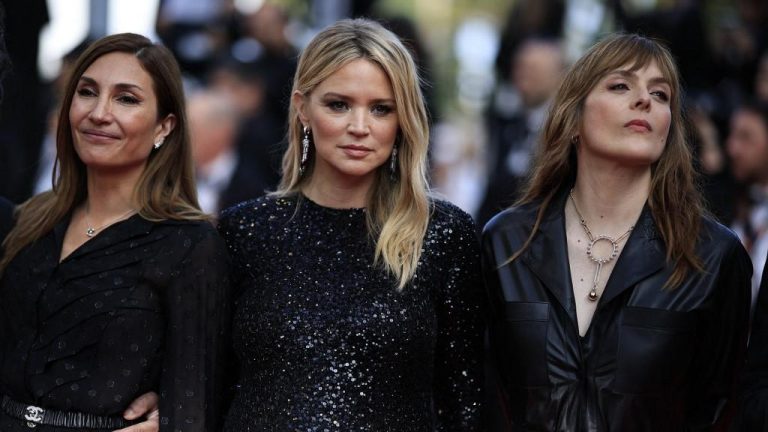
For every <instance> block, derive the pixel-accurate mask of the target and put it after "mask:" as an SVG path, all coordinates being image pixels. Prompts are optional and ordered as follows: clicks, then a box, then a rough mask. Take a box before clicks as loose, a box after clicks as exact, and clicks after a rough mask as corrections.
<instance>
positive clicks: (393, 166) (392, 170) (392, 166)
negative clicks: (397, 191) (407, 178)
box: [389, 143, 397, 181]
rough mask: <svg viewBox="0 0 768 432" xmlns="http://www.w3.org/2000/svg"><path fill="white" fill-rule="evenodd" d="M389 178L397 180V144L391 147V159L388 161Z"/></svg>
mask: <svg viewBox="0 0 768 432" xmlns="http://www.w3.org/2000/svg"><path fill="white" fill-rule="evenodd" d="M389 178H390V179H391V180H392V181H395V180H397V143H395V145H394V146H392V157H390V159H389Z"/></svg>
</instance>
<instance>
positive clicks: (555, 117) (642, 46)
mask: <svg viewBox="0 0 768 432" xmlns="http://www.w3.org/2000/svg"><path fill="white" fill-rule="evenodd" d="M651 63H655V64H656V65H657V66H658V68H659V70H660V71H661V74H662V75H663V76H664V78H665V79H666V80H667V81H668V82H669V85H670V87H671V95H670V111H671V123H670V129H669V135H668V137H667V142H666V145H665V147H664V150H663V152H662V154H661V157H660V158H659V160H658V161H656V162H654V163H653V164H652V165H651V187H650V195H649V197H648V206H649V208H650V210H651V214H652V215H653V219H654V222H655V223H656V226H657V229H658V231H659V233H660V235H661V238H662V240H663V241H664V244H665V245H666V255H667V261H668V262H670V263H673V264H674V270H673V273H672V275H671V276H670V278H669V280H668V281H667V286H669V287H675V286H677V285H679V284H680V283H681V282H682V281H683V279H684V278H685V276H686V274H687V272H688V271H689V270H690V269H696V270H702V266H701V263H700V260H699V258H698V257H697V255H696V250H695V249H696V242H695V241H694V239H696V238H698V235H699V227H700V217H701V215H702V214H703V212H704V207H703V203H702V199H701V195H700V193H699V191H698V189H697V188H696V173H695V169H694V164H693V156H692V152H691V149H690V147H689V143H688V141H687V138H688V137H687V133H686V126H685V124H686V123H685V120H684V118H683V114H682V107H681V104H682V97H681V87H680V78H679V74H678V71H677V67H676V66H675V61H674V59H673V57H672V54H671V53H670V52H669V50H668V49H667V48H666V47H665V46H663V45H662V44H661V43H659V42H657V41H655V40H653V39H650V38H647V37H643V36H640V35H636V34H623V33H618V34H613V35H610V36H607V37H606V38H604V39H602V40H601V41H599V42H597V43H596V44H595V45H594V46H592V48H590V49H589V50H588V51H587V53H586V54H584V56H582V57H581V58H580V59H579V60H578V61H577V62H576V63H575V64H573V66H572V67H571V68H570V69H569V71H568V72H567V74H566V75H565V77H564V78H563V81H562V83H561V85H560V88H559V89H558V91H557V93H556V95H555V99H554V101H553V104H552V107H551V109H550V112H549V116H548V117H547V120H546V122H545V123H544V127H543V130H542V134H541V136H540V138H539V140H540V143H539V147H538V152H537V154H536V158H535V162H534V165H533V168H532V170H531V175H530V178H529V180H528V183H527V185H526V188H525V190H524V192H523V194H522V197H521V198H520V200H519V201H518V204H525V203H531V202H540V203H541V204H540V205H539V209H538V215H537V218H536V221H535V223H534V229H533V231H531V235H530V236H529V238H528V240H527V241H526V242H525V244H524V245H523V247H522V248H521V249H520V250H519V251H517V252H516V253H515V254H514V255H513V256H512V259H515V258H517V256H519V254H520V253H521V252H522V251H523V250H524V249H525V248H526V247H528V245H529V244H530V241H531V239H532V238H533V236H534V235H535V233H536V230H537V229H538V226H539V224H540V223H541V220H542V218H543V217H544V214H545V211H546V210H547V208H548V206H549V204H550V203H551V202H552V198H553V197H554V196H555V195H556V194H557V193H558V191H559V190H560V189H561V188H563V187H564V186H566V185H568V184H571V183H572V182H573V181H574V180H575V178H576V148H575V143H574V141H573V137H574V136H576V135H578V132H579V128H580V127H581V126H582V121H583V117H582V116H583V111H584V100H585V99H586V98H587V95H589V93H590V92H591V91H592V89H594V87H595V85H597V83H598V81H600V80H601V79H602V78H603V77H604V76H606V75H607V74H608V73H610V72H612V71H614V70H616V69H619V68H622V67H627V66H628V67H630V69H631V70H633V71H634V70H638V69H641V68H643V67H645V66H648V65H649V64H651Z"/></svg>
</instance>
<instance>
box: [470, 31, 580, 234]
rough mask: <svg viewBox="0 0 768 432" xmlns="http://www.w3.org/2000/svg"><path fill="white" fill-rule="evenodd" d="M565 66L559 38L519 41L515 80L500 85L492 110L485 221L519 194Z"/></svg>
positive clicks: (511, 73)
mask: <svg viewBox="0 0 768 432" xmlns="http://www.w3.org/2000/svg"><path fill="white" fill-rule="evenodd" d="M564 69H565V64H564V59H563V53H562V49H561V47H560V44H559V42H558V41H557V40H550V39H536V38H531V39H527V40H525V41H523V42H522V43H521V44H520V45H519V46H518V51H517V52H516V53H515V54H514V61H513V63H512V66H511V69H510V71H509V77H508V79H505V82H506V81H508V83H509V84H508V85H506V86H505V85H502V86H501V87H500V89H499V92H498V93H497V94H496V97H495V99H494V101H493V102H492V106H491V108H490V110H489V114H488V120H487V129H488V132H487V133H488V145H487V150H486V151H487V160H488V162H487V163H488V165H489V171H490V173H489V175H490V179H489V180H488V185H487V186H486V189H485V197H484V199H483V201H482V204H481V206H480V208H479V210H478V215H477V223H478V225H479V226H483V225H484V224H485V223H486V222H488V220H489V219H490V218H491V217H492V216H493V215H495V214H496V213H498V212H499V211H501V210H502V209H504V208H506V207H508V206H510V205H511V204H512V203H513V202H514V201H515V200H516V199H517V197H518V194H519V192H520V189H521V188H522V186H523V182H524V180H525V177H526V176H527V175H528V170H529V168H530V165H531V160H532V159H533V155H534V153H535V151H536V142H537V140H538V138H539V131H540V130H541V126H542V124H543V123H544V119H545V117H546V115H547V109H548V108H549V102H550V100H551V98H552V96H553V95H554V94H555V91H556V90H557V87H558V86H559V85H560V80H561V79H562V74H563V71H564Z"/></svg>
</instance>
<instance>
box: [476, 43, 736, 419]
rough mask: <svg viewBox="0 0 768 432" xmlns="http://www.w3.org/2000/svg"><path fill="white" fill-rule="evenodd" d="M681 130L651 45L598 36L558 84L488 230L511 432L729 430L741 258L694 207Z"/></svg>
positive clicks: (658, 48) (675, 101) (487, 268)
mask: <svg viewBox="0 0 768 432" xmlns="http://www.w3.org/2000/svg"><path fill="white" fill-rule="evenodd" d="M684 125H685V123H684V120H683V118H682V114H681V89H680V83H679V78H678V73H677V69H676V67H675V64H674V61H673V59H672V56H671V55H670V53H669V51H668V50H667V49H666V48H665V47H663V46H662V45H661V44H659V43H658V42H656V41H654V40H651V39H648V38H645V37H642V36H638V35H631V34H617V35H611V36H609V37H606V38H605V39H603V40H601V41H599V42H598V43H597V44H595V45H594V46H593V47H592V48H591V49H590V50H589V51H588V52H587V53H586V54H585V55H584V56H583V57H582V58H581V59H580V60H579V61H578V62H576V63H575V64H574V65H573V66H572V68H571V69H570V71H569V72H568V73H567V75H566V76H565V78H564V80H563V82H562V85H561V87H560V89H559V90H558V92H557V94H556V97H555V100H554V103H553V106H552V109H551V112H550V114H549V117H548V119H547V120H546V123H545V126H544V129H543V134H542V137H541V140H540V141H541V144H540V148H539V153H538V155H537V159H536V163H535V165H534V168H533V171H532V174H531V178H530V181H529V184H528V186H527V189H526V191H525V193H524V195H523V197H522V198H521V200H520V201H519V202H518V203H517V204H516V205H515V206H514V207H512V208H510V209H508V210H505V211H503V212H502V213H500V214H499V215H497V216H496V217H495V218H494V219H492V220H491V221H490V222H489V223H488V225H486V227H485V230H484V233H483V259H484V261H483V265H484V274H485V278H486V283H487V289H488V290H489V293H490V299H491V304H492V305H491V320H492V322H491V325H490V340H491V345H492V349H493V352H494V355H495V359H496V363H497V367H498V369H499V374H500V377H501V380H500V383H499V390H500V392H499V393H500V394H501V395H502V396H501V399H502V403H503V405H504V407H505V409H506V414H507V419H508V420H509V424H510V429H511V430H512V431H563V432H565V431H569V432H570V431H622V432H628V431H654V432H660V431H670V432H672V431H675V432H679V431H688V430H712V429H713V428H715V427H716V426H718V425H721V424H722V423H723V422H725V421H727V419H726V418H725V417H726V416H724V413H725V412H726V411H727V410H726V407H727V406H728V403H729V402H730V400H731V396H732V389H733V385H734V382H735V379H736V376H737V372H738V370H739V369H740V364H741V362H742V359H743V355H744V349H745V342H746V334H747V327H748V317H749V302H750V301H749V299H750V286H749V284H750V276H751V265H750V261H749V257H748V256H747V254H746V252H745V250H744V248H743V247H742V246H741V243H740V242H739V240H738V238H737V237H736V236H735V235H734V234H733V233H732V232H731V231H730V230H728V229H727V228H725V227H723V226H722V225H720V224H718V223H717V222H715V221H714V220H712V219H711V218H710V217H709V216H707V215H706V213H705V212H704V210H703V208H702V203H701V198H700V195H699V192H698V191H697V190H696V188H695V186H694V177H695V176H694V168H693V163H692V160H691V152H690V150H689V147H688V144H687V142H686V134H685V127H684Z"/></svg>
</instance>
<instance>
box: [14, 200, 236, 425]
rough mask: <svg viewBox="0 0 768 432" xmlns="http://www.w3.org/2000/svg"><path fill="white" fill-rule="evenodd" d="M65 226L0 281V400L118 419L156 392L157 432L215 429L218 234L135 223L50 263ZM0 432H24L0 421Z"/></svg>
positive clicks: (221, 277)
mask: <svg viewBox="0 0 768 432" xmlns="http://www.w3.org/2000/svg"><path fill="white" fill-rule="evenodd" d="M67 224H68V221H63V222H61V223H60V224H59V225H58V226H56V228H55V229H54V230H53V231H52V232H50V233H49V234H48V235H46V236H44V237H43V238H42V239H40V240H38V241H37V242H35V243H33V244H32V245H31V246H28V247H26V248H25V249H23V250H22V251H21V252H20V253H19V254H18V255H17V256H16V257H15V258H14V260H13V261H12V262H11V263H10V265H9V267H8V268H7V269H6V271H5V273H4V274H3V277H2V280H0V392H2V393H3V394H5V395H7V396H9V397H10V398H12V399H14V400H16V401H18V402H21V403H24V404H32V405H36V406H41V407H43V408H47V409H50V410H59V411H79V412H86V413H92V414H97V415H117V416H119V415H121V414H122V412H123V410H124V409H125V408H126V407H127V406H128V404H129V403H130V402H131V401H132V400H133V399H134V398H136V397H137V396H139V395H141V394H143V393H144V392H147V391H149V390H154V391H156V392H158V393H159V394H160V395H161V399H160V416H161V418H160V430H161V431H185V432H188V431H195V432H197V431H199V432H203V431H214V430H216V428H217V426H216V424H217V422H219V421H220V420H221V416H222V413H221V410H222V404H221V401H220V397H221V395H223V394H224V392H222V390H221V388H220V387H221V386H222V385H224V383H223V380H222V378H223V375H222V369H224V368H226V363H227V362H226V359H225V358H224V356H225V354H224V353H226V352H227V348H228V342H227V341H228V340H229V339H228V326H229V325H230V323H231V315H230V313H229V312H230V309H231V307H230V306H229V305H230V290H229V281H228V277H229V275H228V272H229V262H228V258H227V254H226V248H225V246H224V244H223V242H222V240H221V238H220V237H219V236H218V234H217V232H216V230H215V228H214V227H213V226H212V225H211V224H209V223H208V222H189V221H188V222H180V221H165V222H150V221H147V220H145V219H143V218H141V217H140V216H138V215H135V216H133V217H131V218H129V219H127V220H125V221H122V222H118V223H116V224H114V225H112V226H110V227H108V228H106V229H104V230H103V231H102V232H101V233H99V234H98V235H97V236H95V237H94V238H92V239H90V240H89V241H88V242H86V243H85V244H83V245H82V246H81V247H79V248H78V249H76V250H75V251H74V252H72V254H70V255H69V256H67V257H66V258H65V259H64V260H63V261H61V262H59V260H58V257H59V251H60V250H61V246H62V241H63V237H64V233H65V231H66V227H67ZM0 430H2V431H29V430H31V429H29V428H27V427H26V426H24V422H21V421H19V420H16V419H14V418H12V417H10V416H7V415H5V414H2V413H0ZM34 430H35V431H38V432H54V431H56V432H58V431H60V430H61V431H63V430H64V429H61V428H55V427H49V426H42V425H38V426H37V427H36V428H35V429H34ZM67 430H68V429H67Z"/></svg>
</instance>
